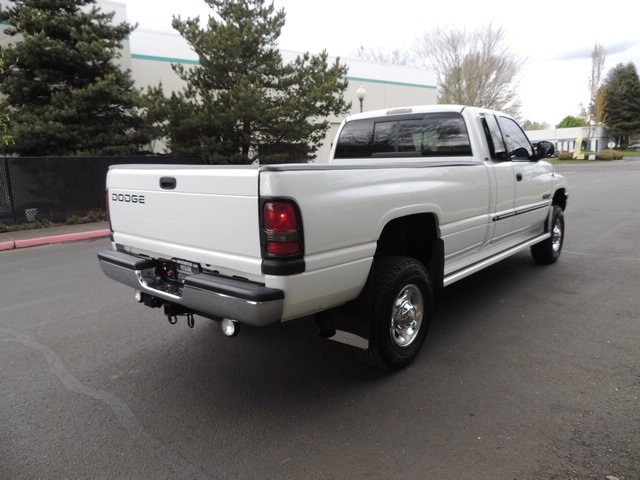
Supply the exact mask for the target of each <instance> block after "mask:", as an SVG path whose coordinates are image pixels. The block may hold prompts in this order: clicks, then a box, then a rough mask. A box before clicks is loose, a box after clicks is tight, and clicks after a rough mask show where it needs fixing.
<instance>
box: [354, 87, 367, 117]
mask: <svg viewBox="0 0 640 480" xmlns="http://www.w3.org/2000/svg"><path fill="white" fill-rule="evenodd" d="M366 94H367V91H366V90H365V89H364V87H363V86H362V84H360V86H359V87H358V90H356V96H357V97H358V100H360V113H362V101H363V100H364V97H365V95H366Z"/></svg>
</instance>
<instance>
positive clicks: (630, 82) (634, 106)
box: [604, 63, 640, 145]
mask: <svg viewBox="0 0 640 480" xmlns="http://www.w3.org/2000/svg"><path fill="white" fill-rule="evenodd" d="M604 88H605V104H604V113H605V115H606V119H607V127H608V128H609V131H610V132H611V133H612V134H613V135H615V136H616V137H617V140H618V143H619V144H623V145H624V144H627V143H629V138H630V136H632V135H634V134H635V133H637V132H640V79H639V78H638V72H637V71H636V67H635V65H634V64H633V63H628V64H626V65H623V64H622V63H619V64H618V65H616V66H615V67H614V68H613V69H612V70H611V71H610V72H609V74H608V75H607V79H606V81H605V85H604Z"/></svg>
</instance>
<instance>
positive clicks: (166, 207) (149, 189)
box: [107, 165, 262, 277]
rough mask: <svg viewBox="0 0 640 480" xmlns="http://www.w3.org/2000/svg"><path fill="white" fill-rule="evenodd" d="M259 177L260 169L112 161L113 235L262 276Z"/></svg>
mask: <svg viewBox="0 0 640 480" xmlns="http://www.w3.org/2000/svg"><path fill="white" fill-rule="evenodd" d="M258 176H259V170H258V168H257V167H253V166H242V167H227V166H203V165H193V166H184V165H180V166H173V165H167V166H165V165H153V166H147V165H117V166H112V167H111V168H110V169H109V173H108V175H107V189H108V201H109V218H110V220H111V226H112V229H113V239H114V241H115V242H116V243H117V244H119V245H122V246H125V247H127V249H129V250H132V251H135V252H142V253H147V254H149V255H152V256H154V257H164V258H167V259H182V260H187V261H190V262H197V263H199V264H201V266H203V267H206V268H210V269H216V270H219V271H220V273H222V274H232V275H238V274H239V275H241V276H248V277H249V276H252V275H254V276H255V275H260V274H261V267H260V265H261V261H262V258H261V250H260V234H259V206H258Z"/></svg>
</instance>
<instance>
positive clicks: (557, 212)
mask: <svg viewBox="0 0 640 480" xmlns="http://www.w3.org/2000/svg"><path fill="white" fill-rule="evenodd" d="M552 215H553V217H552V219H551V236H550V237H549V238H547V239H546V240H544V241H542V242H540V243H537V244H535V245H533V246H532V247H531V256H532V257H533V261H534V262H535V263H537V264H538V265H550V264H552V263H555V262H556V261H557V260H558V258H559V257H560V253H561V252H562V245H563V243H564V233H565V232H564V214H563V212H562V209H561V208H560V207H559V206H557V205H554V206H553V214H552Z"/></svg>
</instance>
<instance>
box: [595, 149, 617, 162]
mask: <svg viewBox="0 0 640 480" xmlns="http://www.w3.org/2000/svg"><path fill="white" fill-rule="evenodd" d="M621 159H622V152H619V151H618V150H609V149H608V148H607V149H606V150H600V151H599V152H598V154H597V155H596V160H605V161H606V160H621Z"/></svg>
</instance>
